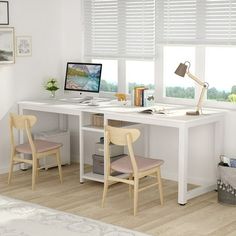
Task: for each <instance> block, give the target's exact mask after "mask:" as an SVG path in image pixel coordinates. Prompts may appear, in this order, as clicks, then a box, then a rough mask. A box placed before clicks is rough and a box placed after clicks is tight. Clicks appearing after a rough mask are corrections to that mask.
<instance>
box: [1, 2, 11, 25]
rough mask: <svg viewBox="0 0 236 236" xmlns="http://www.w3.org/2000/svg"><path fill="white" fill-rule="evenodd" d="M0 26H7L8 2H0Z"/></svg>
mask: <svg viewBox="0 0 236 236" xmlns="http://www.w3.org/2000/svg"><path fill="white" fill-rule="evenodd" d="M0 25H9V3H8V1H0Z"/></svg>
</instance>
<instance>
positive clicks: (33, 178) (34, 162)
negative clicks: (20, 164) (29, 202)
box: [32, 157, 37, 190]
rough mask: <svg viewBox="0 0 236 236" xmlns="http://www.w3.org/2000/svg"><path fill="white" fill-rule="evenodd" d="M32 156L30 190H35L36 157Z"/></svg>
mask: <svg viewBox="0 0 236 236" xmlns="http://www.w3.org/2000/svg"><path fill="white" fill-rule="evenodd" d="M32 158H33V163H32V190H35V183H36V177H37V159H36V157H32Z"/></svg>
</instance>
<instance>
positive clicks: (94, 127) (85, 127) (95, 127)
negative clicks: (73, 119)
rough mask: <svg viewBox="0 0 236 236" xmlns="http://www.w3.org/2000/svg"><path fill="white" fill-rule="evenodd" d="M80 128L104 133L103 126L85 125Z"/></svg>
mask: <svg viewBox="0 0 236 236" xmlns="http://www.w3.org/2000/svg"><path fill="white" fill-rule="evenodd" d="M82 130H85V131H91V132H98V133H104V128H103V127H98V126H94V125H85V126H83V127H82Z"/></svg>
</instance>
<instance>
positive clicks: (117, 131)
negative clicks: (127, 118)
mask: <svg viewBox="0 0 236 236" xmlns="http://www.w3.org/2000/svg"><path fill="white" fill-rule="evenodd" d="M139 136H140V131H139V130H138V129H127V128H117V127H112V126H106V127H105V137H106V139H105V140H106V142H105V159H106V167H107V168H106V171H107V173H110V149H109V144H110V143H113V144H115V145H120V146H128V152H129V157H130V160H131V164H132V167H133V171H134V174H136V173H137V171H138V168H137V163H136V161H135V157H134V151H133V145H132V143H134V142H135V141H136V140H137V139H138V138H139Z"/></svg>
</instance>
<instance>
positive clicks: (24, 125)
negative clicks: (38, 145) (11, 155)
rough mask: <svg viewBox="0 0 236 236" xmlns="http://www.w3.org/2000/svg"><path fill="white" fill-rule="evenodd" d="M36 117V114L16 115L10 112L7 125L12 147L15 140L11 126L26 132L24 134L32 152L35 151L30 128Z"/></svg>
mask: <svg viewBox="0 0 236 236" xmlns="http://www.w3.org/2000/svg"><path fill="white" fill-rule="evenodd" d="M36 121H37V118H36V116H32V115H16V114H12V113H11V114H10V119H9V125H10V138H11V145H12V148H13V149H15V140H14V133H13V128H15V129H19V130H22V131H25V132H26V136H27V138H28V141H29V144H30V147H31V150H32V153H33V152H35V145H34V142H33V138H32V134H31V128H32V127H33V125H34V124H35V123H36Z"/></svg>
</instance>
